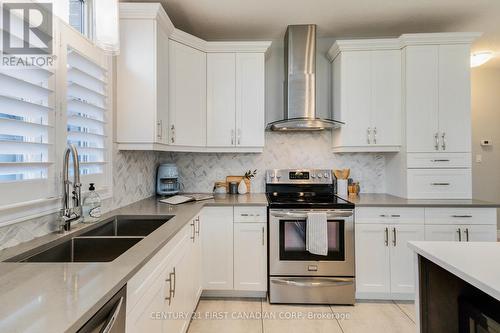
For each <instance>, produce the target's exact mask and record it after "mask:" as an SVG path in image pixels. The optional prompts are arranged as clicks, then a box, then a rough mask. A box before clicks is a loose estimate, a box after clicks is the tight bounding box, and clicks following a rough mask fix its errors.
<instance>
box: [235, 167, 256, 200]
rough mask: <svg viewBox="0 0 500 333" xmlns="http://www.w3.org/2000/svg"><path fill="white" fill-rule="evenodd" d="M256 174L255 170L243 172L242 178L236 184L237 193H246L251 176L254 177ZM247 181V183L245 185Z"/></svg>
mask: <svg viewBox="0 0 500 333" xmlns="http://www.w3.org/2000/svg"><path fill="white" fill-rule="evenodd" d="M256 174H257V170H253V171H252V170H248V171H247V172H245V175H244V176H243V179H242V180H241V181H240V184H239V185H238V193H239V194H246V193H247V192H248V189H249V188H250V181H251V180H252V178H255V175H256ZM247 183H248V185H247Z"/></svg>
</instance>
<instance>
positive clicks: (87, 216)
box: [83, 183, 101, 223]
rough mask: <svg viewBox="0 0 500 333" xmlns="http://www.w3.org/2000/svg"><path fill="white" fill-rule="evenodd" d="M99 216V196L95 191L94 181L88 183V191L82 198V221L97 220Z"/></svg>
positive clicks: (90, 221)
mask: <svg viewBox="0 0 500 333" xmlns="http://www.w3.org/2000/svg"><path fill="white" fill-rule="evenodd" d="M100 217H101V197H100V196H99V194H97V193H96V191H95V186H94V183H90V186H89V192H88V193H87V196H86V197H85V200H83V222H84V223H92V222H97V221H98V220H99V218H100Z"/></svg>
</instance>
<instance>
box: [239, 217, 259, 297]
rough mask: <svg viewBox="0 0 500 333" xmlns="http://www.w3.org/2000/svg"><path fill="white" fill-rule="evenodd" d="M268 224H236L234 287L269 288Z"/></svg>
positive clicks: (242, 288)
mask: <svg viewBox="0 0 500 333" xmlns="http://www.w3.org/2000/svg"><path fill="white" fill-rule="evenodd" d="M266 235H267V224H266V223H235V224H234V289H236V290H253V291H265V290H267V239H266Z"/></svg>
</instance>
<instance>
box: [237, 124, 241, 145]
mask: <svg viewBox="0 0 500 333" xmlns="http://www.w3.org/2000/svg"><path fill="white" fill-rule="evenodd" d="M237 142H238V145H241V128H238V139H237Z"/></svg>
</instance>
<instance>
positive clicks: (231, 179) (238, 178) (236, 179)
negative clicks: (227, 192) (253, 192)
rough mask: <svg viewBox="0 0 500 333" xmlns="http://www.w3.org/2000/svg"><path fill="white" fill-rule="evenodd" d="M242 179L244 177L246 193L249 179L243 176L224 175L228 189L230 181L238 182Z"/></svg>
mask: <svg viewBox="0 0 500 333" xmlns="http://www.w3.org/2000/svg"><path fill="white" fill-rule="evenodd" d="M242 179H245V184H247V190H248V193H250V179H247V178H245V177H244V176H227V177H226V184H227V189H229V183H230V182H237V183H238V184H239V183H240V182H241V180H242Z"/></svg>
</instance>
